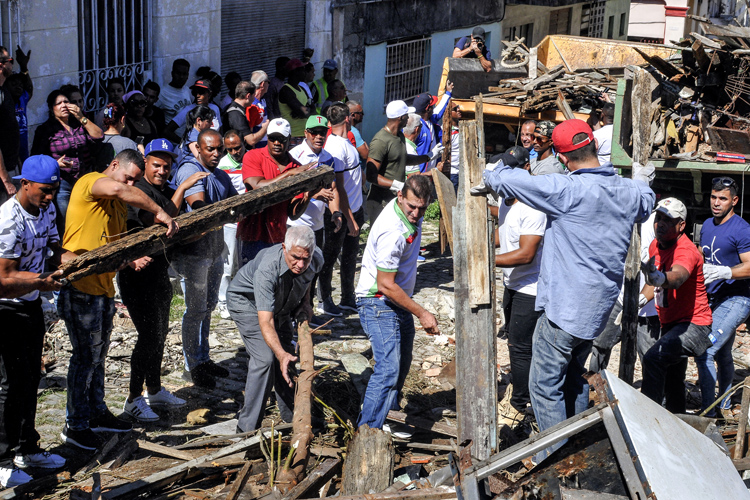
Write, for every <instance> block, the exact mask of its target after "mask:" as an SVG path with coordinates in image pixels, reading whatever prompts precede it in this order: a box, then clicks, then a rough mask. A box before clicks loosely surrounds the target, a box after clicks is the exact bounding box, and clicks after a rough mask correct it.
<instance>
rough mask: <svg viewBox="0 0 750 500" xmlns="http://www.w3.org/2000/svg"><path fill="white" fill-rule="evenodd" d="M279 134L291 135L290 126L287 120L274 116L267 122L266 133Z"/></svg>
mask: <svg viewBox="0 0 750 500" xmlns="http://www.w3.org/2000/svg"><path fill="white" fill-rule="evenodd" d="M271 134H281V135H283V136H284V137H290V136H291V135H292V127H291V125H289V122H288V121H286V120H285V119H283V118H274V119H273V120H271V123H269V124H268V130H267V131H266V135H271Z"/></svg>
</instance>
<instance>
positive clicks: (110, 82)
mask: <svg viewBox="0 0 750 500" xmlns="http://www.w3.org/2000/svg"><path fill="white" fill-rule="evenodd" d="M115 83H119V84H120V85H122V88H123V90H124V89H125V80H123V79H122V78H121V77H119V76H116V77H114V78H110V79H109V80H107V92H109V89H110V88H111V87H112V85H114V84H115Z"/></svg>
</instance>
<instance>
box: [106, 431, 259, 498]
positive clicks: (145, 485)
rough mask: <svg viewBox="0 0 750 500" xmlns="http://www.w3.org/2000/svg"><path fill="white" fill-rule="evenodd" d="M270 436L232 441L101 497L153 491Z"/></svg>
mask: <svg viewBox="0 0 750 500" xmlns="http://www.w3.org/2000/svg"><path fill="white" fill-rule="evenodd" d="M270 436H271V431H268V432H264V433H263V434H262V435H261V434H259V435H258V436H253V437H251V438H248V439H243V440H242V441H240V442H238V443H234V444H232V445H230V446H227V447H225V448H221V449H220V450H217V451H215V452H213V453H209V454H207V455H203V456H202V457H199V458H194V459H193V460H190V461H189V462H183V463H181V464H179V465H175V466H174V467H170V468H169V469H166V470H163V471H160V472H157V473H155V474H151V475H150V476H146V477H144V478H140V479H136V480H135V481H132V482H130V483H126V484H123V485H121V486H118V487H116V488H114V489H112V490H110V491H107V492H105V493H104V494H103V495H102V498H105V499H109V500H113V499H115V498H117V499H126V498H133V497H136V496H138V495H141V494H143V493H146V492H148V491H153V490H155V489H158V488H161V487H162V486H166V485H168V484H170V483H173V482H174V481H176V480H177V479H179V478H180V477H182V476H183V475H185V474H186V473H187V472H188V471H189V470H190V469H194V468H196V467H198V466H200V465H202V464H205V463H206V462H211V461H212V460H215V459H217V458H222V457H226V456H229V455H234V454H235V453H241V452H243V451H248V450H251V449H253V448H258V447H259V446H260V441H261V439H266V438H268V437H270Z"/></svg>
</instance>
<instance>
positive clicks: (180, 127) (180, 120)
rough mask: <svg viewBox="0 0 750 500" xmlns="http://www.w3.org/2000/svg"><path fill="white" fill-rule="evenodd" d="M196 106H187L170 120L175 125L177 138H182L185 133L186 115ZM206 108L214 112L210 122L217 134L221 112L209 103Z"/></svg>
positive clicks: (219, 127)
mask: <svg viewBox="0 0 750 500" xmlns="http://www.w3.org/2000/svg"><path fill="white" fill-rule="evenodd" d="M196 106H197V104H188V105H187V106H185V107H184V108H182V110H181V111H180V112H179V113H177V116H175V117H174V118H172V121H173V122H175V123H176V124H177V132H175V133H176V134H177V136H178V137H182V134H183V133H184V132H185V122H186V121H187V114H188V113H190V110H191V109H193V108H194V107H196ZM208 107H209V108H211V110H213V112H214V121H213V122H211V128H212V129H213V130H216V131H217V132H220V131H221V112H220V111H219V107H218V106H217V105H216V104H214V103H212V102H210V103H208Z"/></svg>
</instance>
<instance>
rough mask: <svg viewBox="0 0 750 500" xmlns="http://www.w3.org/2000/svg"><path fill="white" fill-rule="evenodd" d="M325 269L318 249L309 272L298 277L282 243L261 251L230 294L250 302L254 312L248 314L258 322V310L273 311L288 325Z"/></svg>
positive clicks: (235, 281)
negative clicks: (287, 261) (286, 256)
mask: <svg viewBox="0 0 750 500" xmlns="http://www.w3.org/2000/svg"><path fill="white" fill-rule="evenodd" d="M322 267H323V252H321V250H320V249H319V248H317V247H316V248H315V250H314V252H313V258H312V261H311V262H310V266H309V267H308V268H307V270H305V272H304V273H302V274H294V273H293V272H292V271H291V270H290V269H289V266H287V264H286V261H285V260H284V250H283V249H282V248H281V243H278V244H276V245H274V246H272V247H269V248H266V249H263V250H261V251H260V252H258V255H257V256H256V257H255V259H253V260H251V261H250V262H248V263H247V264H245V265H244V266H243V267H242V269H240V270H239V271H237V275H236V276H235V277H234V279H233V280H232V283H231V284H230V285H229V288H228V289H227V292H228V293H237V294H240V295H243V296H244V297H246V298H247V299H249V301H250V309H251V310H250V311H247V312H249V313H251V314H249V316H251V317H253V318H254V320H255V321H257V318H258V315H257V312H258V311H269V312H273V316H274V321H275V323H277V324H284V323H288V322H289V321H291V315H292V313H293V312H294V310H295V309H297V307H298V306H299V304H300V302H301V301H302V299H303V298H304V296H305V292H306V291H307V288H308V287H309V286H310V283H311V282H312V280H313V278H314V277H315V275H316V274H318V273H319V272H320V270H321V268H322Z"/></svg>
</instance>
